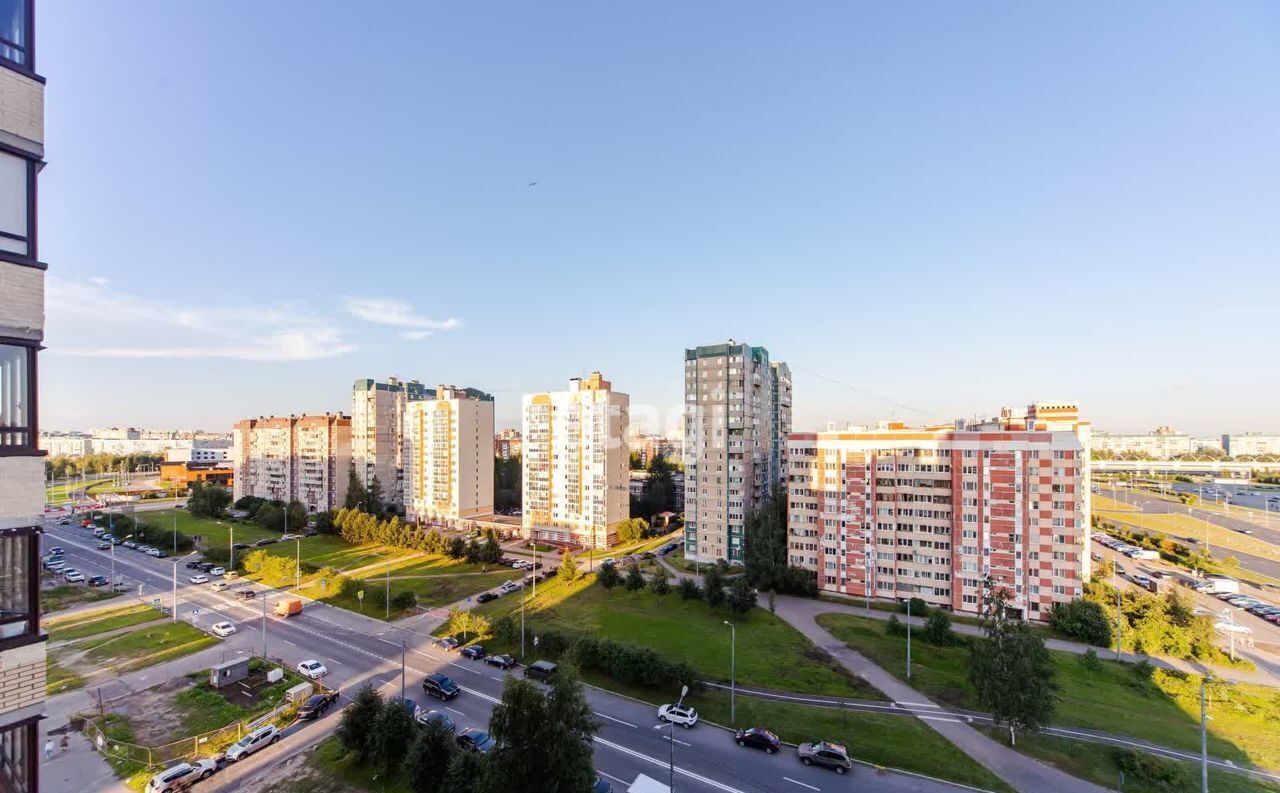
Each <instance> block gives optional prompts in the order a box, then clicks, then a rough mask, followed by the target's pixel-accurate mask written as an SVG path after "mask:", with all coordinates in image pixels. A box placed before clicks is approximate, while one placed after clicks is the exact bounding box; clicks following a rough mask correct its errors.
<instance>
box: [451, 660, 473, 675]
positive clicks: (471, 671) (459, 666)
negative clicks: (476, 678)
mask: <svg viewBox="0 0 1280 793" xmlns="http://www.w3.org/2000/svg"><path fill="white" fill-rule="evenodd" d="M449 666H456V667H458V668H459V669H461V670H462V671H464V672H470V673H471V674H473V675H478V674H480V673H479V672H477V671H476V670H474V669H469V668H467V667H466V666H464V665H462V664H455V663H454V662H453V661H450V662H449Z"/></svg>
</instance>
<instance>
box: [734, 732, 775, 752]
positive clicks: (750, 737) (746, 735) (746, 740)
mask: <svg viewBox="0 0 1280 793" xmlns="http://www.w3.org/2000/svg"><path fill="white" fill-rule="evenodd" d="M733 740H734V741H735V742H736V743H737V744H738V745H739V746H746V747H750V748H752V749H763V750H764V753H765V754H773V753H774V752H776V751H778V750H779V749H780V748H782V741H781V740H780V739H779V738H778V736H776V735H774V734H773V733H771V732H769V731H768V730H766V729H765V728H764V727H751V728H749V729H746V730H738V731H737V732H735V733H734V734H733Z"/></svg>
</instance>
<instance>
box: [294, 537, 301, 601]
mask: <svg viewBox="0 0 1280 793" xmlns="http://www.w3.org/2000/svg"><path fill="white" fill-rule="evenodd" d="M293 545H294V556H293V588H294V589H301V588H302V540H301V539H297V540H294V541H293Z"/></svg>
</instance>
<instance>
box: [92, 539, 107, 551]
mask: <svg viewBox="0 0 1280 793" xmlns="http://www.w3.org/2000/svg"><path fill="white" fill-rule="evenodd" d="M93 547H95V548H97V549H98V550H99V551H109V550H111V543H109V542H102V541H98V542H97V543H95V544H94V546H93Z"/></svg>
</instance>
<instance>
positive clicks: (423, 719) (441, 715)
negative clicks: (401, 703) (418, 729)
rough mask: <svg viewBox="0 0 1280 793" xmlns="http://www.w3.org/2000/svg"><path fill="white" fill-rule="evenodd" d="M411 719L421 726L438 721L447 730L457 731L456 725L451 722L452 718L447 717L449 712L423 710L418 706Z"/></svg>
mask: <svg viewBox="0 0 1280 793" xmlns="http://www.w3.org/2000/svg"><path fill="white" fill-rule="evenodd" d="M413 720H414V721H416V722H418V723H419V724H421V725H422V726H423V727H425V726H427V725H428V724H430V723H431V722H433V721H434V722H438V723H439V724H440V726H441V727H444V728H445V729H446V730H448V731H449V732H457V731H458V726H457V725H456V724H454V723H453V719H451V718H449V714H448V713H445V712H444V711H443V710H423V709H422V708H418V710H417V712H415V713H414V714H413Z"/></svg>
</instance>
